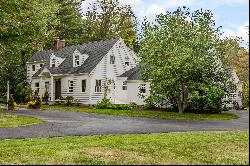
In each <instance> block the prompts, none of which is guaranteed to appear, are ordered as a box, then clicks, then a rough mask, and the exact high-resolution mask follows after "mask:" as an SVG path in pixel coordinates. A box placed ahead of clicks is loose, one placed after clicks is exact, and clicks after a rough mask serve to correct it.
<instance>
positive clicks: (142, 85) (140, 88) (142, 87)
mask: <svg viewBox="0 0 250 166" xmlns="http://www.w3.org/2000/svg"><path fill="white" fill-rule="evenodd" d="M142 89H145V92H143V93H146V92H147V91H146V84H141V85H140V87H139V91H140V93H142V92H141V90H142Z"/></svg>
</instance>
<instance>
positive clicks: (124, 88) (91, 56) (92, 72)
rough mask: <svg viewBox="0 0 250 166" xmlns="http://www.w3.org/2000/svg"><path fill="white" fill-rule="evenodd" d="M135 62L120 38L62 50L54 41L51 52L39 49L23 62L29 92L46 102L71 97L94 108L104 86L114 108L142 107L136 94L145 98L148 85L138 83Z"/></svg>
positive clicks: (134, 56)
mask: <svg viewBox="0 0 250 166" xmlns="http://www.w3.org/2000/svg"><path fill="white" fill-rule="evenodd" d="M137 64H138V58H137V56H136V54H135V53H134V52H133V51H132V50H131V49H129V48H128V47H127V46H126V44H125V43H124V41H123V40H122V38H120V37H116V38H113V39H108V40H102V41H98V42H89V43H86V44H82V45H75V46H65V41H64V40H61V39H57V40H56V41H55V44H54V49H50V50H47V51H43V50H42V49H40V50H39V51H38V52H36V53H35V54H34V55H33V57H32V58H31V59H30V60H29V61H28V62H27V76H28V77H27V79H28V82H29V83H30V84H31V88H32V90H37V91H38V92H39V95H40V96H42V95H43V94H44V93H45V91H46V90H47V91H48V92H49V96H50V101H55V100H56V99H59V97H60V96H63V97H65V96H73V97H74V98H76V99H78V100H79V101H80V103H82V104H96V103H97V102H98V101H100V100H101V99H102V98H103V95H104V87H105V86H108V89H109V90H108V98H109V99H110V101H111V102H112V103H114V104H127V103H131V102H135V103H137V104H143V103H144V102H143V99H142V98H140V97H139V96H138V93H139V91H140V92H141V93H143V94H145V95H148V94H149V84H148V83H144V82H143V81H141V80H140V78H139V75H138V70H137Z"/></svg>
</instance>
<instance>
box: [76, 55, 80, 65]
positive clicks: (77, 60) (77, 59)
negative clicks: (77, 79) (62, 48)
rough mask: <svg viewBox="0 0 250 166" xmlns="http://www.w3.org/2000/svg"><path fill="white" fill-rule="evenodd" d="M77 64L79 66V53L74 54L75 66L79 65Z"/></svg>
mask: <svg viewBox="0 0 250 166" xmlns="http://www.w3.org/2000/svg"><path fill="white" fill-rule="evenodd" d="M77 57H78V58H77ZM77 62H78V64H77ZM79 66H81V64H80V55H75V67H79Z"/></svg>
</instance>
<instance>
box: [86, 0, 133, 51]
mask: <svg viewBox="0 0 250 166" xmlns="http://www.w3.org/2000/svg"><path fill="white" fill-rule="evenodd" d="M86 19H87V22H88V25H89V27H88V35H89V39H91V40H101V39H106V38H111V37H114V36H116V35H119V36H120V37H122V38H123V40H124V42H125V43H126V45H127V46H128V47H130V48H132V49H133V48H134V45H135V42H136V40H137V20H136V17H135V14H134V12H133V10H132V8H131V6H130V5H122V4H121V3H119V1H118V0H96V1H95V2H94V3H92V6H91V7H89V8H88V10H87V12H86Z"/></svg>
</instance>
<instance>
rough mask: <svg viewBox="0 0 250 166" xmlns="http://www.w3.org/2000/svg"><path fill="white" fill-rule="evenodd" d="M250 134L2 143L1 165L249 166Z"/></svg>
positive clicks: (78, 137) (76, 138)
mask: <svg viewBox="0 0 250 166" xmlns="http://www.w3.org/2000/svg"><path fill="white" fill-rule="evenodd" d="M248 142H249V132H248V131H218V132H215V131H213V132H211V131H210V132H182V133H167V134H145V135H116V136H114V135H109V136H85V137H84V136H81V137H80V136H74V137H71V136H70V137H56V138H33V139H12V140H2V141H0V147H1V148H0V164H4V165H5V164H39V165H41V164H164V165H170V164H175V165H176V164H185V165H189V164H200V165H202V164H231V165H234V164H236V165H237V164H246V165H247V164H249V158H248V155H249V150H248V147H249V144H248Z"/></svg>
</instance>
